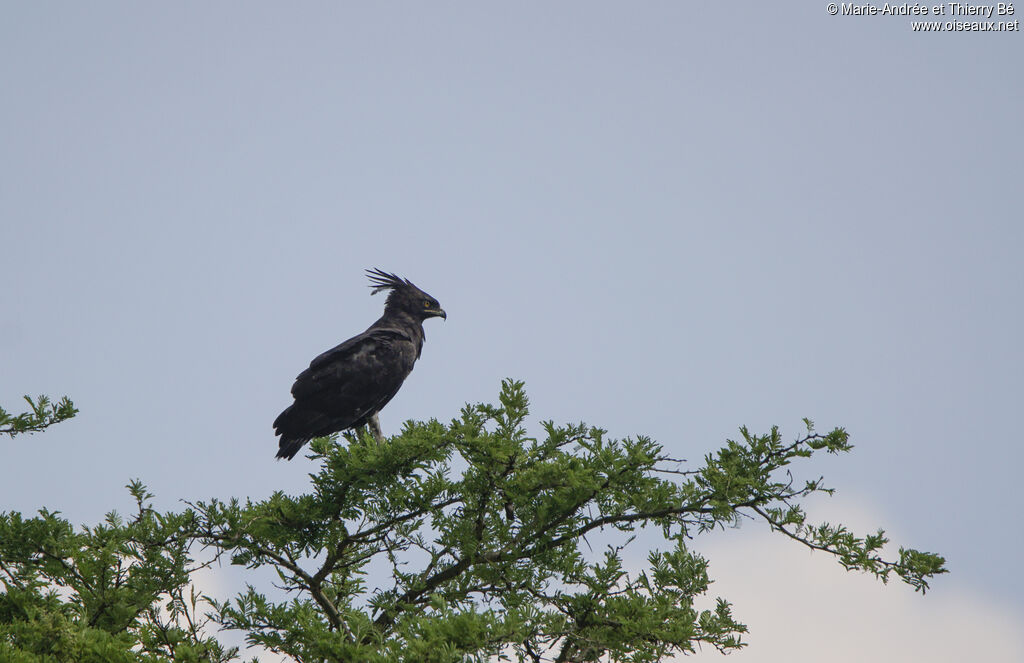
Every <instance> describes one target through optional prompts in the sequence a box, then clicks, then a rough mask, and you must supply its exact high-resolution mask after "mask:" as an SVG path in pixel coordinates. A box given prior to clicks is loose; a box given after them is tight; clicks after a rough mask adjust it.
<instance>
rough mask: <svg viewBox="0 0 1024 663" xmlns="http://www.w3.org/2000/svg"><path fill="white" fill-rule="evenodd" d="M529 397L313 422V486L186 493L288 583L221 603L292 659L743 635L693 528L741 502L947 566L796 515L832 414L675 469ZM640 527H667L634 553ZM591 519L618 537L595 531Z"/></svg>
mask: <svg viewBox="0 0 1024 663" xmlns="http://www.w3.org/2000/svg"><path fill="white" fill-rule="evenodd" d="M527 406H528V402H527V398H526V394H525V392H524V388H523V384H522V383H521V382H513V381H506V382H504V384H503V385H502V391H501V394H500V396H499V404H498V405H484V404H480V405H475V406H467V407H466V408H464V409H463V410H462V413H461V417H460V418H458V419H455V420H453V421H452V422H451V423H450V424H448V425H444V424H441V423H439V422H438V421H430V422H426V423H418V422H409V423H407V424H406V426H405V428H404V430H403V431H402V432H401V434H399V435H396V436H394V437H392V438H390V439H388V440H386V441H385V442H384V443H383V444H381V443H378V442H377V441H375V440H374V439H372V438H371V437H370V436H368V435H364V436H362V437H356V436H350V437H348V438H347V439H346V440H345V441H344V443H341V442H340V441H339V440H337V439H321V440H319V441H316V442H315V443H314V445H313V450H314V458H315V459H317V460H318V461H320V463H321V465H320V468H319V469H318V470H317V471H316V472H315V473H314V474H312V475H311V479H312V481H311V488H312V490H311V492H309V493H308V494H304V495H299V496H289V495H285V494H283V493H276V494H274V495H273V496H272V497H271V498H269V499H268V500H265V501H261V502H255V503H254V502H246V503H245V504H244V505H243V504H241V503H240V502H238V501H231V502H227V503H225V502H220V501H216V500H214V501H210V502H205V503H198V504H195V505H194V508H195V511H196V513H197V515H198V521H199V523H200V525H199V527H200V530H201V532H200V534H199V535H198V536H199V539H200V540H201V541H203V543H205V544H207V545H212V546H216V547H217V548H218V549H219V550H222V551H224V552H225V553H226V554H228V555H230V556H231V559H232V561H233V562H234V563H236V564H243V565H246V566H248V567H250V568H258V567H262V566H269V567H272V568H273V569H274V570H275V571H276V572H277V573H278V577H279V581H280V584H279V587H280V588H282V589H284V590H285V592H286V594H287V597H286V598H284V599H281V598H276V599H275V598H272V597H271V596H268V594H267V593H266V592H263V591H259V590H258V589H256V588H254V587H250V588H249V589H248V591H246V592H245V593H243V594H242V595H240V596H239V597H237V598H236V599H235V600H233V601H229V602H223V603H217V604H216V608H217V618H218V620H219V621H220V622H221V623H222V624H223V625H225V626H227V627H229V628H235V629H240V630H242V631H243V632H245V633H246V634H247V638H248V639H249V641H250V642H252V643H254V644H259V645H262V646H264V647H267V648H269V649H271V650H273V651H275V652H280V653H284V654H287V655H289V656H290V657H292V658H294V659H295V660H297V661H301V662H303V663H313V662H318V661H380V662H384V661H437V662H439V663H440V662H442V661H466V660H477V661H486V660H492V659H493V657H495V656H507V657H509V658H511V659H513V660H519V661H534V662H539V661H542V660H543V661H547V660H554V661H591V660H598V659H599V658H601V660H613V661H629V662H635V663H640V662H647V661H659V660H663V659H664V658H666V657H667V656H669V655H670V654H673V653H678V652H692V651H694V649H695V647H697V646H698V645H710V646H712V647H715V648H717V649H720V650H722V651H729V650H732V649H736V648H738V647H740V646H742V644H743V643H742V634H743V633H744V632H745V631H746V627H745V626H744V625H743V624H741V623H740V622H738V621H736V619H735V618H734V617H733V615H732V612H731V610H730V606H729V604H728V602H727V601H725V600H724V599H721V598H716V599H714V600H712V599H710V598H709V597H705V596H704V595H705V594H706V592H707V590H708V585H709V578H708V572H707V561H706V560H705V559H703V558H702V557H701V556H699V555H697V554H695V553H694V552H693V551H691V550H690V549H689V547H688V545H687V542H688V541H689V540H690V539H691V538H692V537H694V536H696V535H698V534H700V533H702V532H707V531H709V530H712V529H714V528H717V527H722V526H725V525H728V524H731V523H734V522H736V520H737V519H738V518H740V517H742V516H743V515H744V514H745V515H749V516H751V517H753V518H755V519H758V520H762V521H765V522H766V523H767V524H768V525H769V526H770V527H771V528H772V529H774V530H777V531H779V532H781V533H783V534H785V535H786V536H789V537H790V538H792V539H795V540H796V541H798V542H800V543H802V544H803V545H805V546H809V547H811V548H814V549H816V550H820V551H823V552H825V553H827V554H830V555H833V556H835V557H836V559H837V560H838V561H839V562H840V563H841V564H842V565H843V566H844V567H846V568H847V569H849V570H862V571H867V572H869V573H871V574H874V575H875V576H877V577H878V578H880V579H881V580H883V581H885V580H887V579H888V578H889V577H890V576H891V575H893V574H895V575H896V576H898V577H899V578H901V579H902V580H903V581H905V582H907V583H909V584H910V585H911V586H913V587H914V588H915V589H918V590H921V591H924V590H925V589H926V588H927V587H928V580H929V579H930V578H931V577H932V576H934V575H935V574H937V573H942V572H944V570H945V569H944V566H943V564H944V561H943V559H942V558H941V557H940V556H938V555H935V554H932V553H926V552H920V551H915V550H904V549H901V550H900V552H899V554H898V556H897V558H895V559H886V558H885V557H883V556H882V554H881V548H882V546H883V545H884V544H885V543H886V542H887V539H886V537H885V534H884V532H883V531H881V530H879V531H878V532H876V533H874V534H871V535H868V536H863V537H861V536H857V535H855V534H853V533H852V532H850V531H848V530H847V529H846V528H845V527H842V526H828V525H823V526H812V525H811V524H809V523H808V522H807V519H806V515H805V513H804V511H803V509H802V507H801V506H800V501H801V500H802V499H803V498H805V497H807V496H808V495H810V494H812V493H815V492H829V489H828V488H826V487H824V486H823V484H822V482H821V480H812V481H806V482H803V483H797V482H796V481H795V480H794V479H793V477H792V475H791V473H790V472H789V467H788V466H789V465H791V463H793V462H795V461H797V460H801V459H804V458H807V457H810V456H812V455H813V454H815V453H818V452H823V451H824V452H827V453H841V452H845V451H849V449H850V448H851V447H850V444H849V440H848V436H847V434H846V432H845V431H844V430H842V429H835V430H833V431H831V432H829V433H826V434H819V433H816V432H815V431H814V429H813V425H812V424H811V422H810V421H807V422H806V424H807V430H806V432H805V433H804V434H803V435H802V436H801V437H800V438H799V439H797V440H795V441H793V442H790V443H785V442H783V441H782V436H781V434H780V433H779V431H778V429H774V428H773V429H772V430H771V431H770V432H769V433H767V434H765V435H754V434H751V433H750V432H749V431H747V430H746V429H741V435H742V437H741V439H740V440H739V441H731V440H730V441H728V442H727V444H726V446H725V447H723V448H722V449H720V450H719V451H717V452H715V453H713V454H709V455H708V456H707V457H706V458H705V459H704V465H703V467H701V468H699V469H693V470H687V469H682V464H681V462H680V461H676V460H673V459H671V458H669V457H668V456H666V455H665V453H664V450H663V448H662V447H661V446H660V445H658V444H656V443H655V442H653V441H652V440H650V439H648V438H646V437H637V438H627V439H623V440H614V439H609V438H608V437H607V436H606V435H605V431H603V430H601V429H598V428H593V427H589V426H586V425H583V424H578V425H565V426H559V425H555V424H554V423H552V422H550V421H547V422H543V423H542V424H541V425H542V428H543V432H544V435H543V436H542V437H537V438H534V437H530V436H529V434H528V433H527V431H526V429H525V427H524V421H525V419H526V416H527V413H528V407H527ZM641 527H645V529H646V530H653V531H655V532H657V533H658V535H659V537H660V539H661V544H660V545H659V546H658V547H657V548H656V549H654V550H650V551H647V553H648V554H647V564H646V567H645V568H642V569H639V570H629V569H627V564H626V561H625V560H626V559H627V557H626V556H627V555H628V554H630V553H631V552H633V551H632V548H635V547H636V546H637V545H640V542H641V539H637V538H636V537H635V535H636V533H637V529H638V528H641ZM588 536H590V537H600V538H601V539H602V540H603V541H610V543H609V544H608V546H607V548H603V549H598V550H596V551H595V550H592V549H591V548H590V545H589V543H588V541H589V539H588ZM642 540H643V542H644V545H648V546H649V536H644V537H642ZM641 555H642V552H641ZM634 558H635V555H634ZM380 580H385V581H384V582H380ZM278 596H280V594H278Z"/></svg>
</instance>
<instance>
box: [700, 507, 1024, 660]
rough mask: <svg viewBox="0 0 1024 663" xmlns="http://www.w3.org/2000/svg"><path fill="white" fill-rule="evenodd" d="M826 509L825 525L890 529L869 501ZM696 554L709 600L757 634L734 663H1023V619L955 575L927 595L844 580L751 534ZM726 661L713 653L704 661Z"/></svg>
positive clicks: (856, 578)
mask: <svg viewBox="0 0 1024 663" xmlns="http://www.w3.org/2000/svg"><path fill="white" fill-rule="evenodd" d="M826 510H827V511H828V513H825V514H819V517H824V518H827V519H828V520H830V521H831V522H842V523H844V524H848V525H850V526H851V527H852V528H853V529H854V531H856V532H857V533H861V534H862V533H865V532H870V531H872V528H873V527H876V526H878V525H880V524H881V525H885V523H886V519H885V517H884V516H878V515H877V511H876V509H873V508H872V507H871V506H870V505H868V504H867V503H865V502H863V501H861V502H859V503H858V502H855V501H842V502H841V501H839V500H838V499H835V500H831V504H830V505H828V507H827V508H823V509H820V510H819V511H826ZM872 513H874V515H872ZM890 533H892V532H890ZM891 538H893V539H894V540H895V541H900V540H901V539H900V538H899V537H898V536H896V535H894V536H892V537H891ZM695 547H697V548H699V551H700V552H701V553H702V554H703V555H704V556H705V557H707V558H708V560H709V562H710V568H709V573H710V575H711V577H712V578H713V579H715V582H714V584H713V585H712V587H711V590H710V592H709V593H710V594H711V595H713V596H721V597H722V598H725V599H726V600H728V601H730V602H731V603H732V604H733V612H734V615H735V617H736V618H737V619H738V620H739V621H741V622H743V623H745V624H747V626H748V627H749V628H750V633H749V634H748V635H747V637H746V638H745V641H746V642H747V643H748V647H746V648H745V649H743V650H741V651H739V652H736V653H734V654H732V655H731V656H730V658H729V660H730V661H731V660H736V661H739V662H742V661H758V662H759V663H761V662H763V663H774V662H776V661H779V662H782V661H785V662H786V663H801V662H805V661H806V662H811V661H813V662H814V663H819V662H820V661H828V662H829V663H847V662H849V663H854V662H858V663H860V662H862V661H873V662H875V663H889V662H892V663H895V662H900V663H904V662H906V661H929V663H943V662H947V661H948V662H949V663H962V662H963V661H979V660H980V661H1024V633H1022V631H1021V629H1020V625H1021V624H1022V623H1024V614H1022V613H1021V612H1020V611H1019V609H1018V608H1016V607H1014V606H1012V605H1006V604H1002V603H1001V602H1000V601H998V600H996V599H994V598H993V597H988V596H985V595H984V594H983V593H981V592H979V591H976V590H973V589H972V588H971V587H968V586H964V585H962V584H960V583H958V582H957V581H956V577H955V575H953V574H949V575H943V576H939V577H938V578H937V579H936V580H935V581H934V582H932V583H931V585H932V589H931V590H929V591H928V593H927V595H924V596H922V595H921V594H920V593H915V592H914V591H913V590H912V589H910V588H909V587H907V586H906V585H904V584H902V583H901V582H900V581H899V579H898V578H895V577H894V578H892V579H890V581H889V584H888V585H883V584H882V583H881V582H879V581H877V580H875V579H874V578H873V577H870V576H868V575H865V574H859V573H849V572H846V571H844V570H843V569H842V567H840V566H839V565H838V564H837V563H836V562H835V561H834V559H833V558H832V557H831V556H829V555H826V554H824V553H821V552H815V553H812V552H810V551H809V550H807V549H805V548H803V547H802V546H800V544H798V543H796V542H794V541H790V540H787V539H785V538H784V537H782V536H780V535H778V534H770V533H768V532H767V531H765V530H763V529H761V528H759V527H750V526H745V527H743V528H742V529H741V530H740V531H730V532H725V533H723V535H720V536H715V537H714V538H713V539H712V540H711V541H710V543H699V544H698V546H695ZM719 656H720V654H718V652H716V651H715V650H713V649H710V648H705V650H704V651H702V652H698V654H697V657H698V658H702V659H711V658H712V657H719ZM689 660H693V659H692V658H691V659H689Z"/></svg>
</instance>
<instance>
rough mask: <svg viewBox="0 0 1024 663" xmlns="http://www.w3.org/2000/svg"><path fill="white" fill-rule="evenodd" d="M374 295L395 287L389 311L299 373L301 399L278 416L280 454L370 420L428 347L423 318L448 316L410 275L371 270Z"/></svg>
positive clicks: (296, 393) (287, 455) (295, 392)
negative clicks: (424, 343)
mask: <svg viewBox="0 0 1024 663" xmlns="http://www.w3.org/2000/svg"><path fill="white" fill-rule="evenodd" d="M366 271H367V274H368V275H369V277H370V281H371V283H372V285H371V286H370V287H371V288H373V292H372V293H371V294H377V293H378V292H381V291H384V290H390V292H389V293H388V299H387V302H386V303H385V305H384V315H382V316H381V317H380V320H378V321H377V322H375V323H373V324H372V325H370V328H369V329H367V330H366V331H364V332H363V333H362V334H360V335H359V336H355V337H353V338H350V339H348V340H347V341H345V342H344V343H342V344H341V345H339V346H337V347H334V348H331V349H330V350H328V351H327V352H325V353H323V354H322V355H320V356H319V357H317V358H316V359H314V360H313V361H312V362H310V364H309V368H307V369H306V370H304V371H302V372H301V373H299V377H297V378H295V384H294V385H292V396H294V397H295V402H294V403H292V404H291V405H289V406H288V407H287V408H286V409H285V411H284V412H282V413H281V414H280V415H279V416H278V417H277V419H275V420H274V430H275V434H276V435H280V436H281V441H280V449H279V450H278V452H277V457H278V458H288V459H291V458H293V457H294V456H295V454H297V453H298V452H299V449H300V448H302V445H304V444H305V443H306V442H308V441H309V440H311V439H313V438H314V437H321V436H323V435H329V434H331V433H337V432H339V431H343V430H346V429H349V428H359V427H361V426H365V425H367V424H368V423H371V424H373V425H376V415H377V412H379V411H380V409H381V408H383V407H384V406H385V405H387V403H388V401H390V400H391V399H392V398H393V397H394V395H395V394H396V393H398V389H399V387H401V386H402V383H403V382H404V381H405V378H407V377H408V376H409V373H410V372H412V367H413V364H415V363H416V360H417V359H419V357H420V351H421V350H422V349H423V340H424V338H425V336H424V334H423V321H424V320H426V319H427V318H434V317H442V318H445V319H447V318H448V316H447V315H446V314H445V312H444V310H442V309H441V305H440V304H438V302H437V300H436V299H434V298H433V297H431V296H430V295H428V294H427V293H425V292H423V291H422V290H420V289H419V288H417V287H416V286H415V285H413V284H412V282H411V281H409V279H402V278H399V277H398V276H395V275H394V274H388V273H387V272H382V271H381V270H379V269H374V270H366Z"/></svg>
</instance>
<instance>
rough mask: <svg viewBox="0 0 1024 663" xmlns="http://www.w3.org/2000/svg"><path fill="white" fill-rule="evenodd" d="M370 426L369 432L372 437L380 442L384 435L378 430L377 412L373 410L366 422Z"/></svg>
mask: <svg viewBox="0 0 1024 663" xmlns="http://www.w3.org/2000/svg"><path fill="white" fill-rule="evenodd" d="M366 424H367V426H368V427H369V428H370V434H371V435H373V439H375V440H377V441H378V442H381V441H382V440H383V439H384V435H383V434H381V432H380V419H378V418H377V413H376V412H374V413H373V416H372V417H370V420H369V421H367V422H366Z"/></svg>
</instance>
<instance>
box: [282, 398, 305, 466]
mask: <svg viewBox="0 0 1024 663" xmlns="http://www.w3.org/2000/svg"><path fill="white" fill-rule="evenodd" d="M302 420H303V418H302V416H301V414H300V412H299V411H298V410H296V407H295V404H294V403H293V404H291V405H289V406H288V407H286V408H285V409H284V412H282V413H281V414H279V415H278V416H277V419H274V434H275V435H280V436H281V440H280V442H279V443H278V445H279V448H278V450H277V457H278V458H284V459H286V460H291V459H292V458H295V454H297V453H299V449H301V448H302V445H304V444H305V443H306V442H309V441H310V440H311V439H313V437H314V436H312V435H309V434H308V433H306V434H304V430H303V429H304V428H305V427H304V426H303V425H302Z"/></svg>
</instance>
